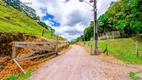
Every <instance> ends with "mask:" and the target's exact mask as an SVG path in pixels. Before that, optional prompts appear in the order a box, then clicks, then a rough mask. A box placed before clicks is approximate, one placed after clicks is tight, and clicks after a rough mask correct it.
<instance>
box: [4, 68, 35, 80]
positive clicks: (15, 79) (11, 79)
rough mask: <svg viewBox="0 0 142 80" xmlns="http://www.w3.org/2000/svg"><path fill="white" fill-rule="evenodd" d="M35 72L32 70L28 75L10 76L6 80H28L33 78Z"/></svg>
mask: <svg viewBox="0 0 142 80" xmlns="http://www.w3.org/2000/svg"><path fill="white" fill-rule="evenodd" d="M33 71H34V70H30V71H28V72H26V74H22V73H21V74H19V75H17V76H15V75H10V76H8V77H7V78H6V79H5V80H26V79H27V78H28V77H30V76H31V73H32V72H33Z"/></svg>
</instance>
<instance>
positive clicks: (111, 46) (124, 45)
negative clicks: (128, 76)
mask: <svg viewBox="0 0 142 80" xmlns="http://www.w3.org/2000/svg"><path fill="white" fill-rule="evenodd" d="M136 41H139V51H140V52H139V53H140V57H139V58H137V57H136V47H135V46H136V44H135V43H136ZM87 43H89V42H87ZM105 43H107V44H108V52H109V54H111V55H113V56H115V57H116V58H117V59H120V60H122V61H125V62H127V63H132V64H142V38H122V39H109V40H100V41H99V48H100V49H102V50H105V48H106V47H105Z"/></svg>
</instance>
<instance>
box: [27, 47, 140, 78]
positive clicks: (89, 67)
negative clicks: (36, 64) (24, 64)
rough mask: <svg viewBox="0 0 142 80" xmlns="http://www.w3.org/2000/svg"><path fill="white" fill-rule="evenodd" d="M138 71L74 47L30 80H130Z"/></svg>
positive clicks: (49, 63) (131, 66) (45, 66)
mask: <svg viewBox="0 0 142 80" xmlns="http://www.w3.org/2000/svg"><path fill="white" fill-rule="evenodd" d="M137 70H138V67H137V66H134V65H126V64H119V63H111V62H106V61H103V60H101V59H100V58H99V57H98V56H91V55H89V54H88V53H87V51H86V50H85V48H84V47H81V46H78V45H74V46H73V47H72V48H71V49H70V50H69V51H67V52H66V53H65V54H64V55H61V56H59V57H57V58H54V59H52V60H51V61H50V62H47V63H45V65H43V66H42V67H41V68H39V69H38V70H37V71H35V72H34V73H33V74H32V76H31V77H30V78H29V79H28V80H130V79H129V75H128V73H129V72H131V71H134V72H135V71H137Z"/></svg>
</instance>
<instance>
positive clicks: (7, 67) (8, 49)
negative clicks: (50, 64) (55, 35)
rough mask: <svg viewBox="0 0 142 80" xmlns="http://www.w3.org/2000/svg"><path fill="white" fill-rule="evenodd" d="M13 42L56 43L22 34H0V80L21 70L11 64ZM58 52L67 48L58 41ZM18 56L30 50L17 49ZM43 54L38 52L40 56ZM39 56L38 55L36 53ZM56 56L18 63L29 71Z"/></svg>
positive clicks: (62, 42) (63, 43) (63, 42)
mask: <svg viewBox="0 0 142 80" xmlns="http://www.w3.org/2000/svg"><path fill="white" fill-rule="evenodd" d="M13 41H25V42H49V41H52V42H53V41H56V40H53V39H46V38H36V37H35V36H29V35H25V34H23V33H14V34H12V33H4V32H3V33H0V43H2V44H0V53H1V54H0V79H2V80H3V79H5V77H7V76H9V75H11V74H18V73H20V72H21V70H20V69H19V68H18V67H17V65H16V64H13V63H12V59H11V53H12V42H13ZM58 47H59V51H61V50H62V49H65V48H67V47H68V45H67V44H66V43H65V41H62V40H59V41H58ZM16 51H17V54H18V55H22V54H25V53H27V52H29V51H31V49H22V48H18V49H17V50H16ZM42 53H44V52H40V54H42ZM38 54H39V53H38ZM53 57H56V55H51V56H47V57H42V58H37V59H33V60H28V61H24V62H20V65H21V66H22V67H23V68H24V70H25V71H28V70H30V69H34V68H37V66H39V64H41V63H42V62H45V61H47V60H49V59H51V58H53Z"/></svg>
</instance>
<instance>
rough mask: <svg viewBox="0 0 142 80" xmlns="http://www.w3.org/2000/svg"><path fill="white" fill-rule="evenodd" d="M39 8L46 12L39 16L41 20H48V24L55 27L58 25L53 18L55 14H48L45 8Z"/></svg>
mask: <svg viewBox="0 0 142 80" xmlns="http://www.w3.org/2000/svg"><path fill="white" fill-rule="evenodd" d="M40 10H41V12H42V13H43V14H46V15H45V16H43V17H41V20H42V21H47V20H48V21H49V22H50V25H52V26H55V27H60V23H59V22H58V21H56V20H54V19H55V16H54V15H52V14H49V13H48V11H47V9H46V8H40Z"/></svg>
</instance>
